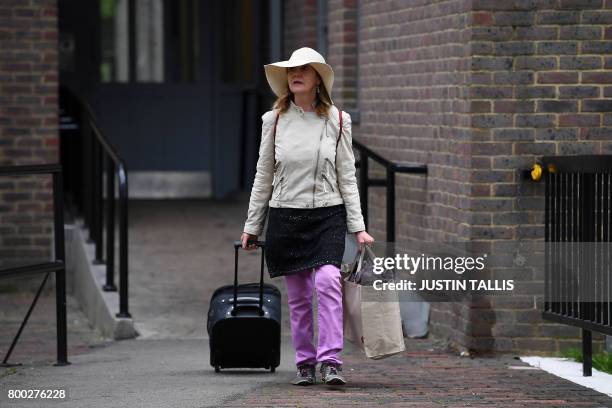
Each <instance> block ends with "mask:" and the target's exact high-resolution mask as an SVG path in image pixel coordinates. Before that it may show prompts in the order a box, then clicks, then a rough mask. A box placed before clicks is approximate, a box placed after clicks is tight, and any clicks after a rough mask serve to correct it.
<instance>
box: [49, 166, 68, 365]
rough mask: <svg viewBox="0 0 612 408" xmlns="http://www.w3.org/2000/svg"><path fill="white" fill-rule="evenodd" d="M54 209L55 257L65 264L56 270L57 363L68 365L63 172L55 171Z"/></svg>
mask: <svg viewBox="0 0 612 408" xmlns="http://www.w3.org/2000/svg"><path fill="white" fill-rule="evenodd" d="M53 211H54V213H55V217H54V220H55V231H54V235H55V259H56V260H59V261H62V263H63V264H64V266H63V267H62V268H61V269H59V270H57V271H55V306H56V313H57V319H56V320H57V363H56V364H55V365H67V364H70V363H69V362H68V340H67V338H68V336H67V333H66V332H67V328H66V326H67V323H66V320H67V319H66V252H65V246H64V245H65V243H64V194H63V185H62V172H61V171H58V172H54V173H53Z"/></svg>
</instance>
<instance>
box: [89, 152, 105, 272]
mask: <svg viewBox="0 0 612 408" xmlns="http://www.w3.org/2000/svg"><path fill="white" fill-rule="evenodd" d="M95 145H96V150H95V151H94V160H93V162H94V185H93V190H94V196H93V200H94V209H95V211H94V220H93V228H92V229H93V239H94V242H95V244H96V258H95V259H94V261H93V263H94V264H95V265H100V264H103V263H104V260H103V259H102V212H103V209H102V166H103V165H104V163H103V161H102V157H103V156H102V146H101V145H100V143H99V142H98V141H97V140H96V143H95Z"/></svg>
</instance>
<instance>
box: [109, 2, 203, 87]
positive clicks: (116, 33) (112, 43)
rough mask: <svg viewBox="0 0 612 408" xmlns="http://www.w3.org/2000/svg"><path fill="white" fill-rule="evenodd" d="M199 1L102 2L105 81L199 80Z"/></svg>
mask: <svg viewBox="0 0 612 408" xmlns="http://www.w3.org/2000/svg"><path fill="white" fill-rule="evenodd" d="M197 11H198V0H100V17H101V25H102V44H101V45H102V61H101V64H100V79H101V81H102V82H105V83H111V82H158V83H159V82H184V81H194V80H195V79H196V78H195V77H196V61H197V55H198V53H197V45H198V43H197V38H198V30H197V29H198V24H197V22H198V12H197Z"/></svg>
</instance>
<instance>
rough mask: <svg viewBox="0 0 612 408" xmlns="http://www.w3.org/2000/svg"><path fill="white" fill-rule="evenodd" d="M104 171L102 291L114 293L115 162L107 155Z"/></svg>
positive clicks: (115, 287) (115, 288)
mask: <svg viewBox="0 0 612 408" xmlns="http://www.w3.org/2000/svg"><path fill="white" fill-rule="evenodd" d="M106 163H107V166H108V167H107V169H106V202H107V213H106V284H105V285H104V286H103V289H104V290H105V291H107V292H116V291H117V286H115V162H113V158H112V157H111V156H110V155H109V156H108V160H107V162H106Z"/></svg>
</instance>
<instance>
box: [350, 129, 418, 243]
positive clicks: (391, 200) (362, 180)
mask: <svg viewBox="0 0 612 408" xmlns="http://www.w3.org/2000/svg"><path fill="white" fill-rule="evenodd" d="M353 147H354V148H356V149H357V150H358V151H359V160H357V162H356V163H355V166H356V167H358V168H359V197H360V199H361V212H362V214H363V220H364V222H365V225H366V229H367V227H368V189H369V187H370V186H377V187H386V190H387V203H386V204H387V218H386V223H387V242H394V241H395V175H396V173H412V174H427V165H425V164H413V163H400V162H393V161H391V160H389V159H386V158H384V157H382V156H381V155H379V154H378V153H376V152H374V151H373V150H371V149H370V148H369V147H367V146H365V145H364V144H362V143H361V142H358V141H357V140H355V139H354V138H353ZM368 159H372V160H374V161H376V162H378V163H379V164H380V165H382V166H384V167H385V169H386V177H385V178H380V179H371V178H369V176H368Z"/></svg>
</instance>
